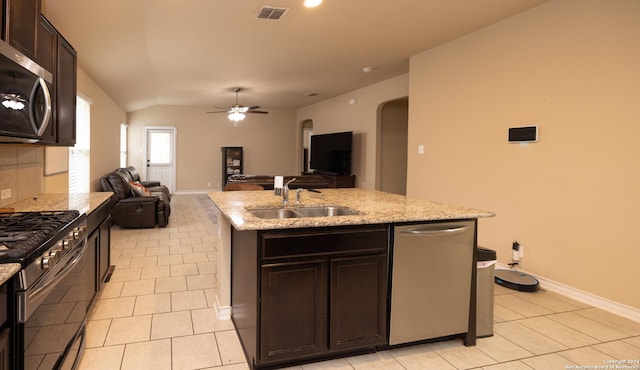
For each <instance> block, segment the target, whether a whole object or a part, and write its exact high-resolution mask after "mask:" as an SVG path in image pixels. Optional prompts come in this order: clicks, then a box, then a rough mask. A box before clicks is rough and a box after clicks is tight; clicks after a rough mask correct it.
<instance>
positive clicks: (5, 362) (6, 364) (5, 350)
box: [0, 329, 11, 370]
mask: <svg viewBox="0 0 640 370" xmlns="http://www.w3.org/2000/svg"><path fill="white" fill-rule="evenodd" d="M10 334H11V330H10V329H6V330H4V331H3V332H2V334H0V370H9V369H11V343H10V339H11V335H10Z"/></svg>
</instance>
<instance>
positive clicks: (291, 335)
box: [232, 225, 388, 368]
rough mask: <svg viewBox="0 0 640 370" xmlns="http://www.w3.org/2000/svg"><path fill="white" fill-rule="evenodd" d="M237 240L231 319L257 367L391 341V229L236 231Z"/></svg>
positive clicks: (233, 251)
mask: <svg viewBox="0 0 640 370" xmlns="http://www.w3.org/2000/svg"><path fill="white" fill-rule="evenodd" d="M232 238H233V239H234V240H235V241H234V244H233V248H232V306H233V311H232V312H233V316H232V317H233V320H234V324H235V325H236V328H238V334H239V337H240V340H241V341H242V343H243V348H244V349H245V353H246V355H247V357H248V360H249V363H253V364H254V367H256V368H260V367H270V366H276V365H283V364H289V363H296V362H300V361H302V362H304V361H305V360H306V361H308V360H311V359H318V358H322V357H330V356H336V355H346V354H349V353H353V352H354V351H361V350H367V349H373V348H375V347H376V346H378V345H383V344H385V343H386V337H387V326H386V317H387V314H386V312H387V268H388V263H387V256H388V252H387V251H388V226H387V225H367V226H357V227H355V226H349V227H331V228H314V229H298V230H291V229H289V230H270V231H261V232H242V231H240V232H238V231H235V230H234V231H233V237H232ZM252 266H253V267H252ZM252 268H253V269H257V270H254V271H255V272H251V271H250V269H252ZM253 277H255V280H253ZM251 307H254V308H251Z"/></svg>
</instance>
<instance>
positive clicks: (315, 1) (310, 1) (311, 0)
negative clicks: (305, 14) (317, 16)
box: [304, 0, 322, 8]
mask: <svg viewBox="0 0 640 370" xmlns="http://www.w3.org/2000/svg"><path fill="white" fill-rule="evenodd" d="M320 4H322V0H304V6H306V7H307V8H315V7H316V6H318V5H320Z"/></svg>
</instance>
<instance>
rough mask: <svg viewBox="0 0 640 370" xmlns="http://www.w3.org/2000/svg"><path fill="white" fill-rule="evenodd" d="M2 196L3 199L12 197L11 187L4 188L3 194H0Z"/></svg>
mask: <svg viewBox="0 0 640 370" xmlns="http://www.w3.org/2000/svg"><path fill="white" fill-rule="evenodd" d="M0 198H2V200H5V199H9V198H11V188H9V189H2V194H0Z"/></svg>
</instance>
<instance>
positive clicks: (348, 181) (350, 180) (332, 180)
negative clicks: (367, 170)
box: [302, 172, 356, 188]
mask: <svg viewBox="0 0 640 370" xmlns="http://www.w3.org/2000/svg"><path fill="white" fill-rule="evenodd" d="M302 174H303V175H316V176H322V177H323V178H324V180H325V181H326V182H327V184H328V186H329V187H330V188H355V187H356V175H328V174H324V173H319V172H303V173H302Z"/></svg>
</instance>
